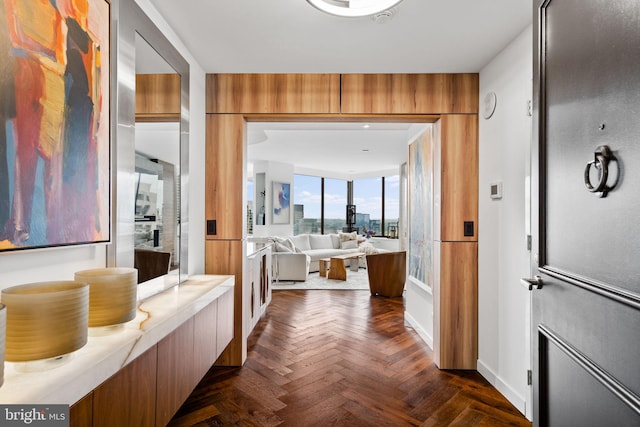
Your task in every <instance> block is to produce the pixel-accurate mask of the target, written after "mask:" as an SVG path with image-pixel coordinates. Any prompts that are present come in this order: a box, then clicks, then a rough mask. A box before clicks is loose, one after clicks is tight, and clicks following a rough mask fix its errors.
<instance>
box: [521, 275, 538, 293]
mask: <svg viewBox="0 0 640 427" xmlns="http://www.w3.org/2000/svg"><path fill="white" fill-rule="evenodd" d="M520 284H521V285H522V286H524V287H525V288H527V289H528V290H530V291H532V290H534V289H542V277H540V276H534V277H533V279H520Z"/></svg>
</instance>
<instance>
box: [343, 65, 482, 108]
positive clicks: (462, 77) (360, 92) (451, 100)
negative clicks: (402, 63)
mask: <svg viewBox="0 0 640 427" xmlns="http://www.w3.org/2000/svg"><path fill="white" fill-rule="evenodd" d="M478 88H479V77H478V74H343V75H342V89H341V95H342V98H341V108H342V110H341V112H342V113H343V114H344V113H346V114H445V113H446V114H449V113H471V114H477V112H478Z"/></svg>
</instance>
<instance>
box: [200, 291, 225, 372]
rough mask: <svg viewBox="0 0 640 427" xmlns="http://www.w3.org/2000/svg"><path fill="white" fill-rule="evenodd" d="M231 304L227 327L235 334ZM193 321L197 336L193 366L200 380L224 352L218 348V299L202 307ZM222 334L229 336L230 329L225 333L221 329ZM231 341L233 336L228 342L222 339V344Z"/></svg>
mask: <svg viewBox="0 0 640 427" xmlns="http://www.w3.org/2000/svg"><path fill="white" fill-rule="evenodd" d="M227 294H228V295H229V296H230V297H233V294H232V293H231V292H227ZM220 298H223V297H220ZM223 304H224V302H223ZM230 306H231V310H230V311H228V312H227V317H228V318H229V319H230V320H231V321H227V326H226V329H228V330H230V331H231V334H233V304H230ZM193 321H194V322H193V335H194V337H195V339H194V342H193V367H194V372H195V378H196V380H199V379H200V378H202V377H203V376H204V374H206V373H207V371H208V370H209V368H210V367H211V366H212V365H213V363H214V362H215V361H216V359H217V358H218V355H219V354H220V353H219V352H222V348H221V349H218V301H214V302H212V303H211V304H209V305H208V306H207V307H206V308H204V309H202V311H200V312H199V313H198V314H196V315H195V317H194V318H193ZM220 335H221V336H223V337H224V336H228V335H229V333H228V331H225V333H222V331H220ZM229 341H231V337H229V338H228V339H227V340H226V342H225V341H221V345H226V344H227V343H228V342H229ZM223 348H224V347H223Z"/></svg>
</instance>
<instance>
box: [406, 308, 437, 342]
mask: <svg viewBox="0 0 640 427" xmlns="http://www.w3.org/2000/svg"><path fill="white" fill-rule="evenodd" d="M404 320H405V322H407V323H408V324H409V325H411V327H412V328H413V329H414V330H415V331H416V332H417V333H418V335H419V336H420V338H422V340H423V341H424V342H426V343H427V345H428V346H429V348H430V349H431V350H433V337H432V336H431V335H429V334H428V333H427V332H426V331H425V330H424V329H422V326H420V324H419V323H418V322H416V319H414V318H413V316H411V315H410V314H409V312H407V311H405V312H404Z"/></svg>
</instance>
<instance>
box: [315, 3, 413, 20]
mask: <svg viewBox="0 0 640 427" xmlns="http://www.w3.org/2000/svg"><path fill="white" fill-rule="evenodd" d="M401 1H402V0H307V2H308V3H309V4H310V5H312V6H313V7H315V8H316V9H318V10H321V11H323V12H325V13H328V14H330V15H335V16H343V17H346V18H360V17H363V16H372V15H376V14H378V13H380V12H384V11H386V10H388V9H391V8H392V7H394V6H395V5H397V4H398V3H400V2H401Z"/></svg>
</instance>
